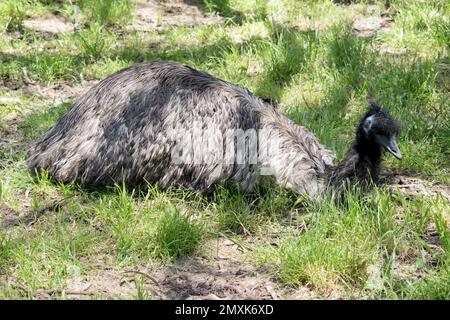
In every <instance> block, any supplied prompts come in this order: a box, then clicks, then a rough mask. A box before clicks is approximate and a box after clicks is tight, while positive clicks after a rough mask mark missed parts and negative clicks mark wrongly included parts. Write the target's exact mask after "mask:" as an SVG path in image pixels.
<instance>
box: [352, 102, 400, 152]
mask: <svg viewBox="0 0 450 320" xmlns="http://www.w3.org/2000/svg"><path fill="white" fill-rule="evenodd" d="M399 132H400V123H399V122H398V121H397V120H395V119H394V118H393V117H392V116H391V115H390V114H389V112H388V111H387V110H385V109H383V108H381V107H380V105H378V104H377V103H376V102H372V103H370V107H369V110H368V111H367V113H366V114H365V115H364V117H363V118H362V119H361V123H360V125H359V127H358V133H357V136H358V140H360V141H359V142H360V143H364V142H363V141H361V140H365V141H366V142H367V141H368V142H375V143H376V144H378V145H380V146H382V147H384V148H385V149H386V150H387V151H389V152H390V153H392V154H393V155H394V156H395V157H396V158H397V159H401V158H402V154H401V153H400V149H399V148H398V145H397V135H398V133H399Z"/></svg>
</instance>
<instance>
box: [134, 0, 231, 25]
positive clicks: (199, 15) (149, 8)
mask: <svg viewBox="0 0 450 320" xmlns="http://www.w3.org/2000/svg"><path fill="white" fill-rule="evenodd" d="M134 2H135V3H136V9H135V10H134V12H133V16H134V23H133V24H132V25H131V26H130V28H131V29H135V30H139V31H154V30H158V31H159V30H163V29H167V28H170V27H174V26H191V27H192V26H196V25H211V24H220V23H222V22H223V18H222V17H220V16H213V15H207V14H205V13H203V12H202V11H201V10H200V9H199V8H198V7H197V6H195V5H191V4H187V3H185V2H184V1H161V2H155V1H149V0H135V1H134Z"/></svg>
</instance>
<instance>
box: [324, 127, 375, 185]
mask: <svg viewBox="0 0 450 320" xmlns="http://www.w3.org/2000/svg"><path fill="white" fill-rule="evenodd" d="M380 163H381V147H380V146H379V145H378V144H377V143H375V142H373V141H369V140H367V139H366V138H365V137H363V135H358V134H357V137H356V141H355V142H354V143H353V144H352V146H351V147H350V149H349V150H348V151H347V154H346V155H345V157H344V159H343V160H342V161H341V162H340V163H339V164H338V165H337V166H336V167H335V168H334V169H333V171H332V173H331V177H330V183H331V185H332V186H333V187H334V188H335V189H338V190H342V188H343V186H344V184H345V183H346V181H347V180H349V182H350V183H351V184H355V183H359V184H360V185H361V186H362V187H367V186H368V185H369V184H370V183H371V182H374V183H377V182H378V175H379V167H380Z"/></svg>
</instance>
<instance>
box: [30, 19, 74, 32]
mask: <svg viewBox="0 0 450 320" xmlns="http://www.w3.org/2000/svg"><path fill="white" fill-rule="evenodd" d="M23 26H24V27H25V28H27V29H30V30H33V31H35V32H40V33H48V34H55V33H73V32H74V30H75V26H74V25H73V24H71V23H70V22H67V21H65V20H63V19H60V18H56V17H44V18H42V17H41V18H32V19H27V20H24V21H23Z"/></svg>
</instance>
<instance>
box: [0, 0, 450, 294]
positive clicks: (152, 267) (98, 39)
mask: <svg viewBox="0 0 450 320" xmlns="http://www.w3.org/2000/svg"><path fill="white" fill-rule="evenodd" d="M449 12H450V7H449V4H448V2H447V1H395V0H393V1H389V2H386V1H370V2H369V1H328V0H321V1H292V0H280V1H269V0H267V1H253V0H245V1H234V0H229V1H227V0H219V1H214V0H209V1H204V2H203V1H146V0H135V1H129V0H96V1H94V0H78V1H46V0H27V1H25V0H19V1H16V0H6V1H3V2H2V4H0V33H1V35H2V36H1V39H0V298H3V299H24V298H27V299H127V298H132V299H176V298H178V299H239V298H242V299H324V298H326V299H348V298H357V299H373V298H382V299H399V298H400V299H416V298H426V299H449V298H450V285H449V282H448V279H449V276H450V270H449V249H450V236H449V229H448V225H449V222H450V214H449V212H450V210H449V204H450V179H449V169H450V161H449V159H450V157H449V155H450V154H449V147H450V145H449V140H450V139H449V137H450V128H449V126H448V124H449V123H450V121H449V120H450V119H449V114H450V112H449V106H448V92H449V88H450V86H449V82H448V79H449V77H448V76H449V63H448V49H449V47H448V44H449V43H450V39H449V34H450V27H449V25H450V24H449ZM153 59H166V60H174V61H178V62H181V63H184V64H188V65H190V66H192V67H195V68H197V69H200V70H204V71H207V72H209V73H211V74H213V75H215V76H217V77H219V78H222V79H225V80H227V81H230V82H233V83H236V84H237V85H240V86H242V87H246V88H248V89H249V90H251V91H252V92H254V93H255V94H257V95H259V96H262V97H264V98H267V99H268V100H269V101H271V102H272V103H273V104H274V105H275V106H276V107H277V108H279V109H280V110H282V111H283V112H284V113H285V114H286V115H287V116H288V117H290V118H292V119H293V120H294V121H296V122H297V123H299V124H301V125H303V126H306V127H308V128H309V129H310V130H311V131H312V132H314V134H316V135H317V137H318V138H319V140H320V141H321V142H322V143H324V144H325V145H326V146H327V147H328V148H330V149H331V150H332V151H333V152H334V153H335V154H336V155H337V158H338V159H341V158H342V157H343V155H344V153H345V151H346V149H347V148H348V146H349V144H350V143H351V139H352V135H353V130H354V126H355V124H356V123H357V121H358V118H359V117H360V115H361V114H362V113H363V112H364V110H365V108H366V105H367V100H368V99H376V100H378V101H379V102H380V103H381V104H382V105H384V106H386V107H387V108H388V109H389V110H390V111H391V113H392V114H393V115H394V116H395V117H397V118H398V119H399V120H400V121H401V122H402V125H403V128H402V133H401V136H400V137H399V139H398V140H399V146H400V149H401V150H402V153H403V155H404V160H403V161H401V162H399V161H397V160H395V159H393V158H392V157H389V156H386V157H385V160H386V161H385V162H384V164H383V182H384V184H383V185H382V186H379V187H375V188H374V190H373V191H371V192H369V193H368V194H361V193H360V191H359V190H358V189H357V188H356V189H355V190H349V191H348V192H347V195H346V202H345V203H344V204H338V203H336V202H335V201H334V200H333V199H331V197H328V196H326V197H325V198H323V199H320V201H311V200H305V199H302V198H298V196H297V195H294V194H292V193H290V192H289V191H287V190H284V189H282V188H280V187H278V186H275V185H273V184H269V185H268V186H263V187H262V188H261V189H258V190H257V191H256V193H255V194H250V195H244V194H241V193H240V192H239V191H238V190H235V189H233V187H230V188H222V187H217V189H216V190H215V191H214V192H213V194H212V195H210V196H208V197H205V196H201V195H198V194H195V193H192V192H190V191H187V190H180V189H177V188H173V189H170V190H160V189H159V188H158V187H157V186H151V187H150V188H149V190H145V191H142V190H127V189H125V188H123V187H121V186H115V187H113V188H106V189H102V190H84V189H82V188H80V187H78V186H75V185H58V184H55V183H53V182H52V181H51V180H50V179H49V178H48V177H47V176H46V175H45V174H41V175H38V176H34V175H32V174H30V173H29V172H28V170H27V168H26V164H25V160H26V149H27V147H28V146H29V145H30V144H31V143H32V142H33V141H34V140H36V139H38V138H39V137H40V136H41V135H42V134H43V132H45V130H46V129H47V128H49V127H50V126H51V125H52V124H53V123H54V122H55V121H56V120H57V119H58V118H59V117H60V116H61V115H62V114H63V113H64V112H65V111H66V110H67V109H68V108H70V105H71V103H72V102H73V101H74V100H75V99H77V97H79V96H80V95H81V94H82V93H83V92H85V91H86V90H87V89H88V88H90V87H91V86H92V85H93V84H95V83H97V82H98V81H100V80H101V79H103V78H104V77H106V76H108V75H110V74H112V73H114V72H115V71H117V70H119V69H121V68H123V67H126V66H129V65H132V64H134V63H137V62H141V61H147V60H153Z"/></svg>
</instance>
